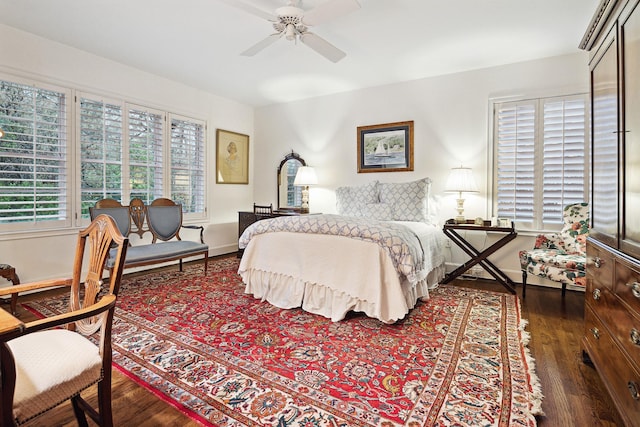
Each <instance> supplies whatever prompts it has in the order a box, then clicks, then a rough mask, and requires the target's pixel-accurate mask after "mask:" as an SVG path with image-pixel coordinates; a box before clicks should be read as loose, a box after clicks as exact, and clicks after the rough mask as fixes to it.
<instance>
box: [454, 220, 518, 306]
mask: <svg viewBox="0 0 640 427" xmlns="http://www.w3.org/2000/svg"><path fill="white" fill-rule="evenodd" d="M467 230H471V231H484V232H490V233H502V234H504V235H503V236H502V237H501V238H500V239H499V240H498V241H497V242H495V243H494V244H492V245H491V246H489V247H488V248H486V249H484V250H482V251H479V250H478V249H476V248H475V247H473V245H471V243H469V242H468V241H467V240H466V239H465V238H464V237H462V236H461V235H460V234H459V233H458V231H467ZM442 231H443V232H444V234H445V235H446V236H447V237H449V238H450V239H451V240H452V241H453V242H454V243H455V244H456V245H458V246H459V247H460V249H462V250H463V251H464V252H465V253H466V254H467V255H469V256H470V257H471V259H469V261H467V262H465V263H464V264H462V265H461V266H460V267H458V268H456V269H455V270H453V271H452V272H451V273H449V274H447V275H446V277H445V278H444V280H443V281H442V283H449V282H450V281H452V280H453V279H455V278H456V277H458V276H460V275H461V274H462V273H464V272H465V271H467V270H468V269H470V268H471V267H473V266H474V265H476V264H480V265H481V266H482V268H484V269H485V270H486V271H487V272H488V273H489V274H490V275H491V276H493V278H494V279H496V280H497V281H498V282H499V283H500V284H501V285H502V286H504V287H505V288H506V289H507V290H508V291H509V292H511V293H512V294H515V293H516V284H515V283H514V282H513V281H512V280H511V279H510V278H509V277H508V276H507V275H506V274H504V273H503V272H502V270H500V269H499V268H498V267H496V265H495V264H493V263H492V262H491V261H489V259H488V257H489V255H491V254H492V253H494V252H496V251H497V250H498V249H500V248H502V247H503V246H504V245H506V244H507V243H509V242H510V241H512V240H513V239H515V238H516V236H517V235H518V233H516V231H515V229H514V228H513V223H512V224H511V227H493V226H492V225H491V222H490V221H484V222H483V225H476V224H475V223H474V221H473V220H467V222H466V223H460V224H458V223H456V222H455V221H454V220H451V219H450V220H448V221H447V222H446V223H445V225H444V227H443V230H442Z"/></svg>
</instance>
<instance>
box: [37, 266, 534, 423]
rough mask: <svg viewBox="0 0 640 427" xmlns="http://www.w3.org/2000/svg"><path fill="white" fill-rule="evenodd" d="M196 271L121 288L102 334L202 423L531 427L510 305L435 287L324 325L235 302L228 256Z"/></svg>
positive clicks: (118, 359)
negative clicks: (379, 314) (399, 313)
mask: <svg viewBox="0 0 640 427" xmlns="http://www.w3.org/2000/svg"><path fill="white" fill-rule="evenodd" d="M209 268H210V271H209V274H208V275H207V276H204V275H203V274H202V267H201V266H200V265H194V266H190V267H188V268H186V270H185V272H184V273H180V272H179V271H177V270H173V269H172V270H165V271H161V272H152V273H149V274H145V275H141V276H137V277H132V278H125V280H124V281H123V284H122V288H121V290H120V296H119V298H118V303H117V307H116V316H115V320H114V328H113V344H114V345H113V348H114V364H115V365H116V367H117V368H119V369H120V370H122V371H124V372H125V374H127V375H128V376H130V377H131V378H133V379H134V380H136V381H138V382H139V383H140V384H143V385H144V386H145V387H148V388H150V389H151V390H152V391H154V393H156V394H158V395H160V396H163V398H164V399H166V400H169V401H173V402H174V404H176V405H178V407H180V406H182V407H183V410H184V411H185V412H187V413H188V414H190V416H191V417H192V418H195V419H198V420H200V421H201V422H202V423H203V424H206V425H215V426H294V425H295V426H318V427H319V426H423V425H424V426H454V425H455V426H479V425H483V426H535V425H536V419H535V417H534V415H535V414H539V413H541V410H540V403H541V399H542V396H541V393H540V389H539V385H538V380H537V378H536V376H535V374H534V372H533V361H532V360H531V358H530V357H529V351H528V349H527V347H526V343H527V333H526V332H524V330H523V326H524V321H523V320H522V319H521V318H520V305H519V300H518V298H517V297H516V296H514V295H510V294H502V293H494V292H485V291H478V290H471V289H462V288H456V287H450V286H442V287H440V288H439V289H437V290H434V291H433V292H432V294H431V298H430V299H429V300H427V301H425V302H421V303H419V304H418V306H417V307H416V308H415V309H413V310H412V311H411V312H410V313H409V315H408V316H407V317H406V318H405V319H404V320H402V321H400V322H398V323H396V324H394V325H385V324H383V323H381V322H379V321H377V320H374V319H370V318H367V317H365V316H363V315H360V314H353V315H351V316H349V317H348V318H347V319H345V320H343V321H340V322H337V323H333V322H331V321H330V320H329V319H326V318H324V317H320V316H317V315H314V314H309V313H306V312H304V311H302V310H299V309H293V310H282V309H279V308H276V307H273V306H272V305H270V304H269V303H267V302H261V301H259V300H256V299H254V298H253V296H250V295H245V294H244V286H243V284H242V282H241V280H240V278H239V276H238V275H237V274H236V271H237V269H238V260H237V259H236V258H225V259H221V260H217V261H214V262H211V264H210V266H209ZM62 299H64V298H61V299H59V300H55V301H47V302H46V303H38V302H32V303H29V306H30V308H31V309H32V310H34V311H36V312H40V313H44V314H51V313H56V312H60V311H62V310H64V307H65V306H66V301H63V300H62Z"/></svg>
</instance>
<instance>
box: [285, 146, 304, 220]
mask: <svg viewBox="0 0 640 427" xmlns="http://www.w3.org/2000/svg"><path fill="white" fill-rule="evenodd" d="M306 165H307V164H306V163H305V161H304V159H303V158H302V157H300V156H299V155H298V154H297V153H294V152H293V151H292V152H291V153H289V154H287V155H286V156H285V157H284V159H282V161H281V162H280V166H278V210H279V211H299V210H300V207H301V206H302V187H296V186H295V185H293V180H294V179H295V178H296V172H298V168H299V167H300V166H306Z"/></svg>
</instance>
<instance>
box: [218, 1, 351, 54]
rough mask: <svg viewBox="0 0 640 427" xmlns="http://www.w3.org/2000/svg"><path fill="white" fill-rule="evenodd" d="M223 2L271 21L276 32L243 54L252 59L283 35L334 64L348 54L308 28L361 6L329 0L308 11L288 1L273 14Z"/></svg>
mask: <svg viewBox="0 0 640 427" xmlns="http://www.w3.org/2000/svg"><path fill="white" fill-rule="evenodd" d="M223 1H224V2H225V3H227V4H229V5H232V6H234V7H237V8H239V9H242V10H244V11H246V12H249V13H251V14H253V15H256V16H259V17H261V18H264V19H266V20H268V21H270V22H271V23H272V24H273V28H274V29H275V30H276V32H275V33H274V34H271V35H270V36H268V37H267V38H265V39H264V40H261V41H260V42H258V43H256V44H255V45H253V46H251V47H250V48H249V49H247V50H245V51H244V52H242V54H241V55H244V56H253V55H255V54H257V53H258V52H260V51H261V50H263V49H264V48H266V47H267V46H270V45H271V44H272V43H274V42H275V41H276V40H278V39H280V38H282V37H283V36H284V38H286V39H287V40H289V41H297V40H300V41H301V42H302V43H304V44H305V45H307V46H309V47H310V48H311V49H313V50H315V51H316V52H318V53H319V54H320V55H322V56H324V57H325V58H327V59H328V60H329V61H332V62H338V61H340V60H341V59H342V58H344V57H345V56H346V55H347V54H346V53H345V52H343V51H341V50H340V49H338V48H337V47H335V46H334V45H332V44H331V43H329V42H328V41H326V40H325V39H323V38H322V37H320V36H318V35H316V34H314V33H312V32H310V31H309V27H312V26H315V25H318V24H321V23H323V22H326V21H328V20H330V19H333V18H337V17H338V16H341V15H345V14H347V13H349V12H353V11H354V10H357V9H359V8H360V3H358V1H357V0H328V1H326V2H325V3H322V4H320V5H318V6H317V7H315V8H313V9H311V10H308V11H305V10H303V9H301V8H300V1H299V0H289V1H288V4H287V5H286V6H282V7H279V8H278V9H276V10H275V14H271V13H268V12H264V11H262V10H261V9H258V8H256V7H254V6H252V5H250V4H248V3H244V2H241V1H237V0H236V1H232V0H223Z"/></svg>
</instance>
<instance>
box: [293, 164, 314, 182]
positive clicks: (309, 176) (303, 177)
mask: <svg viewBox="0 0 640 427" xmlns="http://www.w3.org/2000/svg"><path fill="white" fill-rule="evenodd" d="M317 183H318V177H317V176H316V171H315V169H313V168H312V167H311V166H300V167H299V168H298V172H297V173H296V178H295V179H294V180H293V185H315V184H317Z"/></svg>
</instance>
